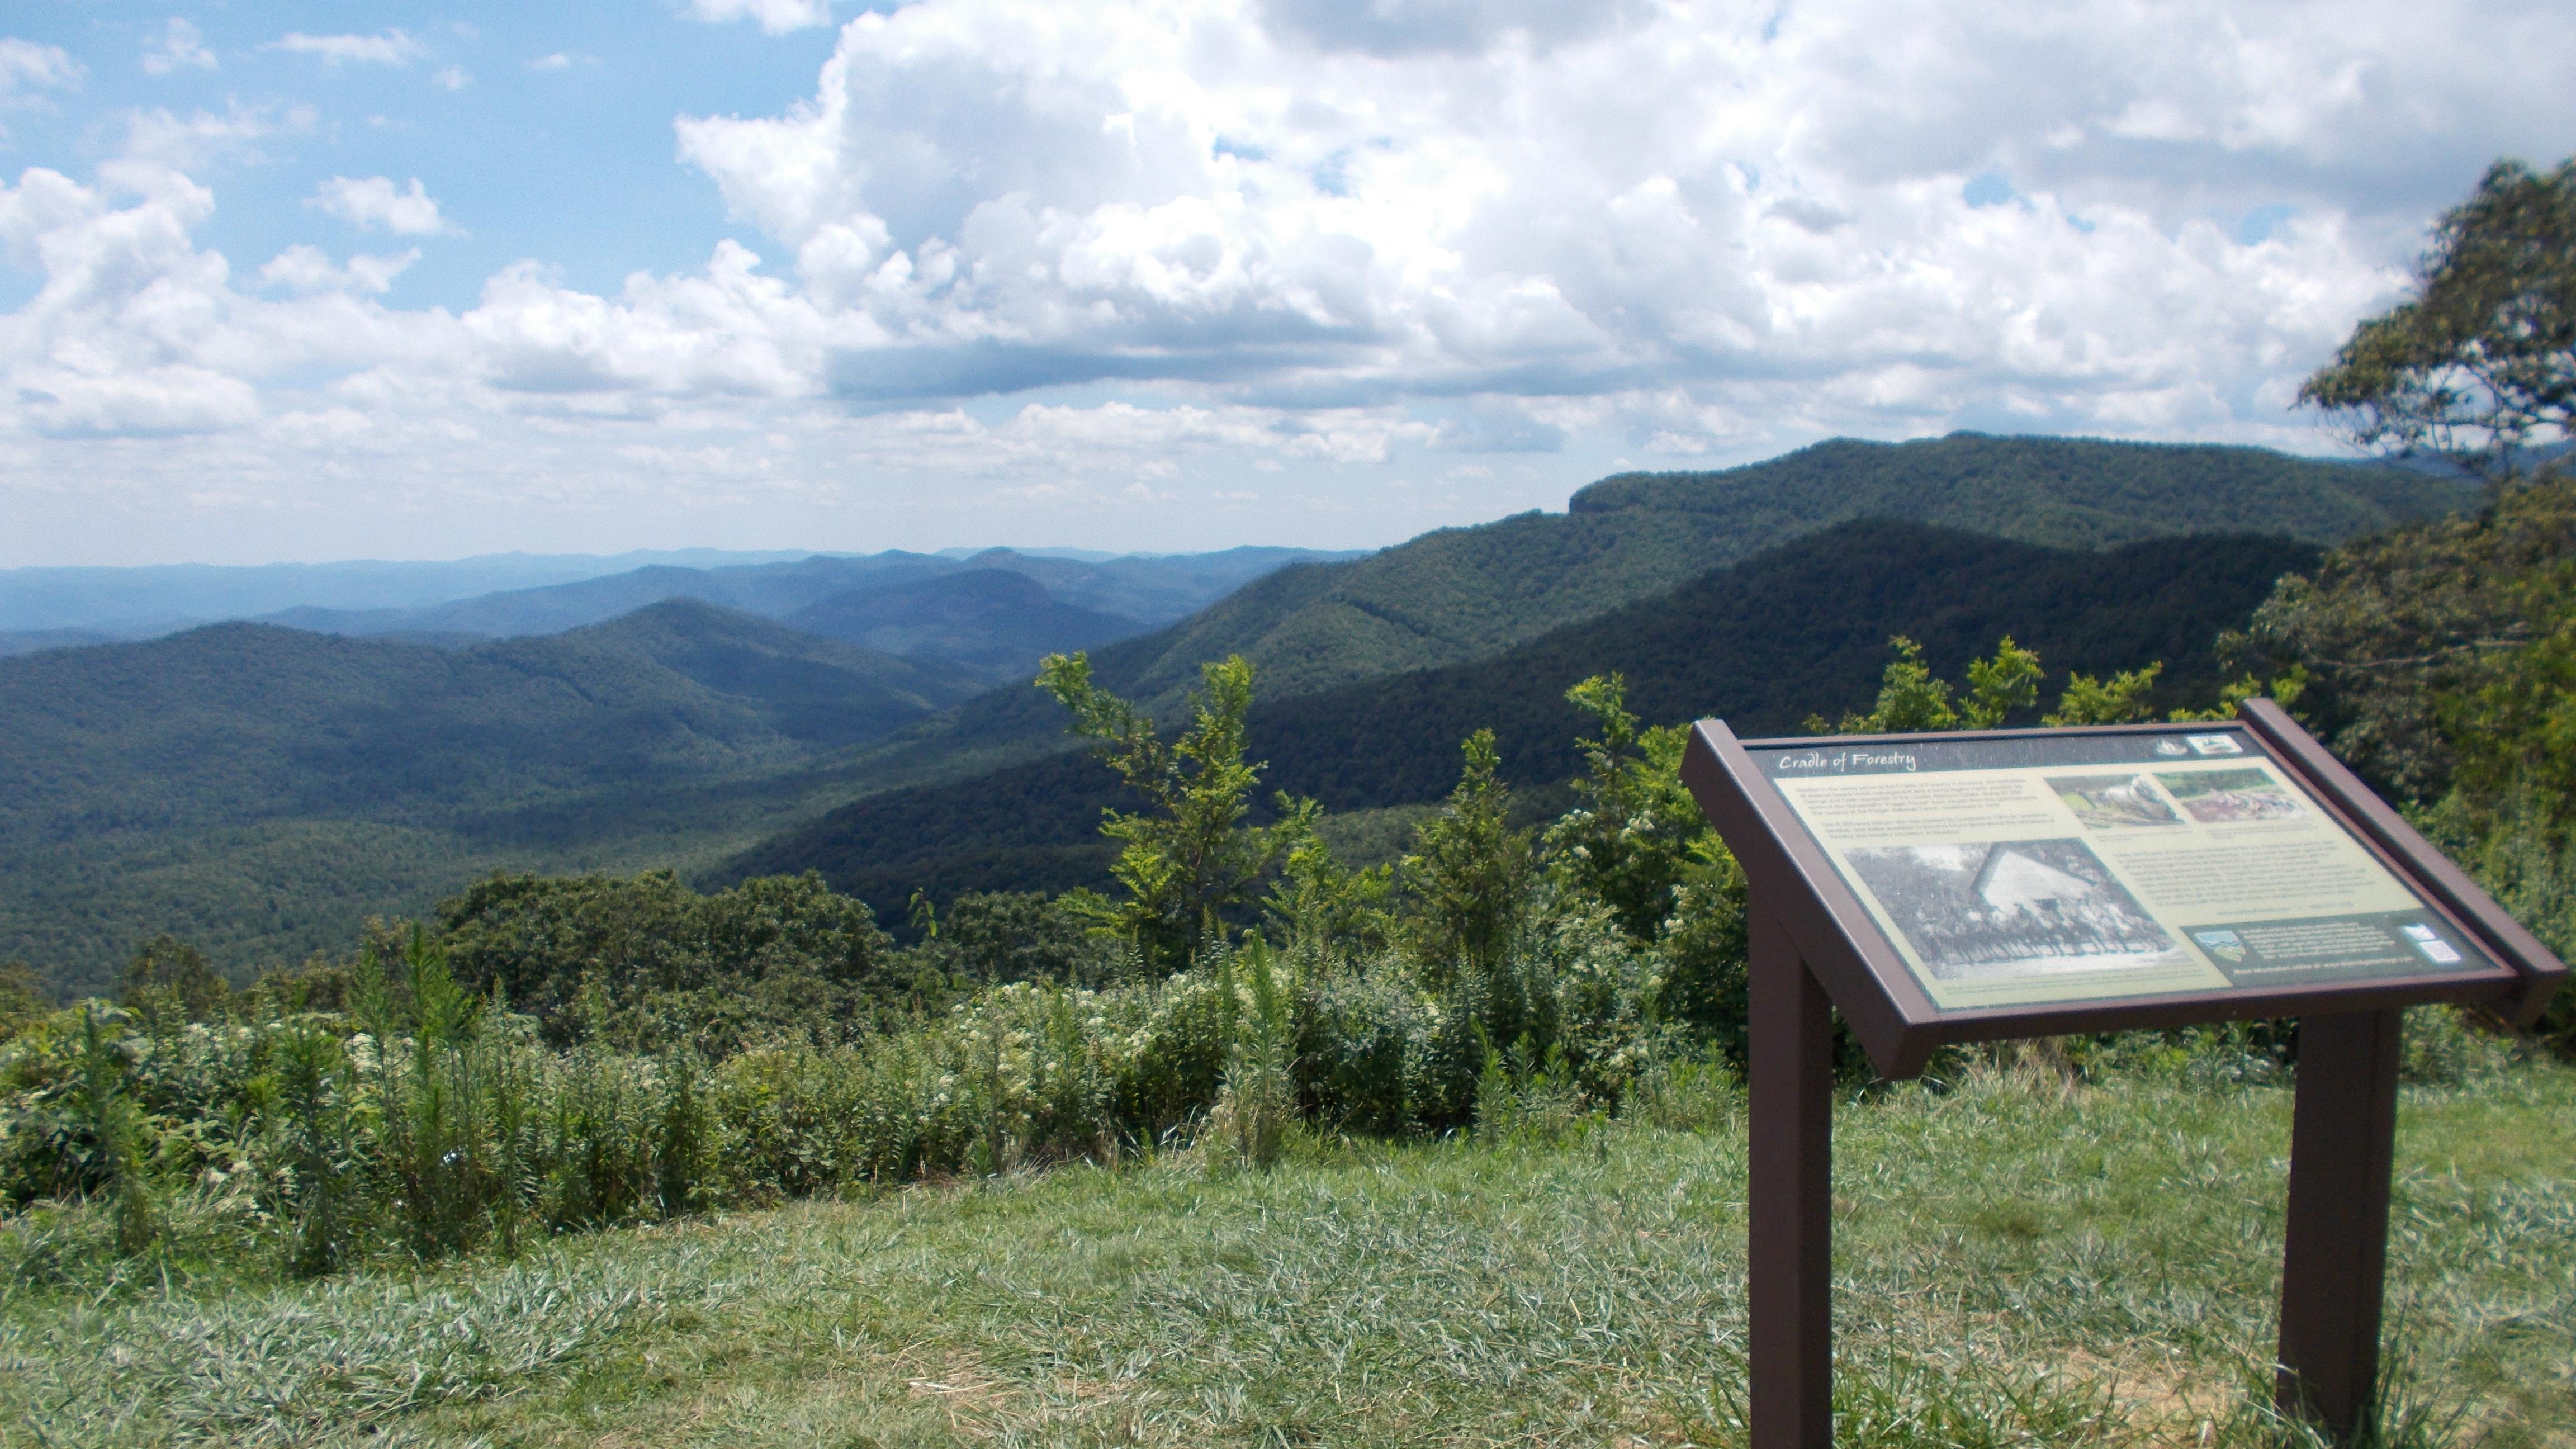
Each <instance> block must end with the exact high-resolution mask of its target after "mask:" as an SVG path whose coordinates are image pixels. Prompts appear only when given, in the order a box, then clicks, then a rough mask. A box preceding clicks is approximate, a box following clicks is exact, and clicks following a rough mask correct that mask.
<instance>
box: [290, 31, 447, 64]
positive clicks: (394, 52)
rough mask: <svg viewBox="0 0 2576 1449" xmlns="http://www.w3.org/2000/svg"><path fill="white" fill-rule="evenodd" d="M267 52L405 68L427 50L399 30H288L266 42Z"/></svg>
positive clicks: (323, 60)
mask: <svg viewBox="0 0 2576 1449" xmlns="http://www.w3.org/2000/svg"><path fill="white" fill-rule="evenodd" d="M268 48H269V49H271V50H283V51H287V52H289V53H291V54H295V55H310V56H314V57H316V58H318V59H319V60H321V62H322V63H323V64H325V65H341V64H350V65H393V66H403V65H409V64H411V63H412V62H413V61H415V60H418V59H420V58H421V57H422V56H425V55H427V54H429V48H428V47H427V46H425V45H422V44H421V43H420V42H419V41H417V40H414V39H413V38H411V37H410V36H408V35H406V34H404V33H403V32H401V31H399V30H388V31H386V32H385V33H383V34H382V35H307V34H305V33H304V32H303V31H300V30H290V31H288V32H287V33H286V34H284V35H281V36H279V37H278V38H277V39H275V40H273V41H271V42H269V45H268Z"/></svg>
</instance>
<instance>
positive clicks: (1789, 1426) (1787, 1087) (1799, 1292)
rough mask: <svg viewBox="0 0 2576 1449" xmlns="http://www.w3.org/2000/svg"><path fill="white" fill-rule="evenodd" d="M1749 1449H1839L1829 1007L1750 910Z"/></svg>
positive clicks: (1794, 957)
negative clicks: (1834, 1446)
mask: <svg viewBox="0 0 2576 1449" xmlns="http://www.w3.org/2000/svg"><path fill="white" fill-rule="evenodd" d="M1747 914H1748V915H1749V917H1750V920H1749V921H1748V922H1747V925H1748V926H1749V927H1750V928H1751V937H1752V939H1751V942H1750V947H1751V949H1750V951H1749V952H1748V953H1747V954H1748V956H1749V958H1750V959H1749V960H1748V962H1747V973H1748V975H1749V976H1750V978H1751V980H1750V981H1749V982H1748V983H1747V985H1748V987H1749V991H1748V995H1749V996H1750V998H1751V1000H1750V1001H1749V1002H1748V1006H1749V1010H1748V1012H1747V1014H1748V1016H1750V1018H1751V1021H1750V1026H1751V1028H1752V1032H1751V1038H1752V1039H1751V1042H1750V1055H1751V1058H1752V1060H1751V1062H1750V1068H1751V1069H1750V1071H1749V1072H1748V1074H1747V1075H1748V1076H1749V1077H1750V1078H1751V1080H1750V1081H1749V1082H1748V1083H1747V1084H1746V1085H1747V1089H1748V1095H1749V1097H1750V1101H1749V1102H1748V1104H1747V1105H1748V1114H1747V1115H1748V1116H1749V1117H1750V1119H1751V1123H1750V1126H1751V1136H1752V1154H1753V1160H1752V1164H1751V1167H1752V1170H1751V1174H1750V1176H1751V1179H1752V1181H1751V1185H1750V1188H1749V1190H1748V1198H1749V1201H1748V1202H1747V1204H1746V1209H1747V1211H1746V1216H1747V1218H1748V1219H1749V1222H1748V1227H1749V1229H1750V1234H1751V1238H1752V1243H1751V1263H1750V1266H1749V1273H1748V1277H1749V1279H1750V1281H1749V1283H1748V1284H1747V1291H1748V1295H1749V1297H1750V1299H1751V1303H1750V1305H1749V1306H1750V1309H1751V1316H1752V1324H1751V1334H1750V1337H1751V1340H1752V1342H1751V1349H1752V1352H1751V1354H1750V1358H1751V1368H1752V1379H1753V1382H1752V1383H1751V1385H1750V1386H1749V1387H1748V1393H1747V1397H1748V1400H1749V1402H1748V1404H1747V1411H1748V1417H1749V1418H1750V1419H1751V1423H1750V1424H1749V1425H1748V1427H1749V1429H1750V1430H1751V1439H1752V1449H1830V1446H1831V1445H1832V1443H1833V1435H1834V1420H1833V1361H1834V1325H1833V1297H1832V1288H1833V1230H1834V1223H1833V1158H1832V1152H1833V1106H1834V1061H1833V1027H1832V1016H1831V1014H1830V1011H1831V1008H1830V1006H1829V1004H1828V1002H1827V1000H1826V998H1825V990H1824V988H1823V987H1822V986H1820V985H1818V984H1817V982H1816V978H1815V975H1814V973H1812V972H1810V971H1809V970H1808V969H1807V963H1806V962H1805V961H1804V960H1802V959H1800V957H1799V955H1798V948H1797V947H1796V946H1794V945H1791V944H1790V941H1789V937H1788V933H1787V932H1785V931H1783V930H1781V929H1780V926H1779V924H1778V922H1777V921H1775V920H1774V919H1773V918H1772V916H1771V913H1770V912H1769V911H1768V910H1766V909H1765V908H1764V907H1763V906H1762V904H1761V903H1760V902H1758V901H1755V902H1750V903H1748V910H1747Z"/></svg>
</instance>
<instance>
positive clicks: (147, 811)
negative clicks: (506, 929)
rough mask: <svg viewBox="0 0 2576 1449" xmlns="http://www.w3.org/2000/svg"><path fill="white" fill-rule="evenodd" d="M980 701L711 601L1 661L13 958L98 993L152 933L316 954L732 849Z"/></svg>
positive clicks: (1, 897) (961, 687)
mask: <svg viewBox="0 0 2576 1449" xmlns="http://www.w3.org/2000/svg"><path fill="white" fill-rule="evenodd" d="M981 687H982V681H981V679H980V678H978V677H976V676H974V675H972V674H969V673H967V672H966V671H963V670H961V669H958V668H956V667H954V666H949V665H942V664H933V663H925V662H922V661H918V660H910V659H902V658H898V657H895V656H892V655H887V654H881V653H875V652H871V651H868V650H864V649H860V648H857V647H855V646H852V645H849V644H845V643H842V642H839V641H836V640H830V639H824V638H819V637H817V636H815V635H812V634H808V633H804V632H801V631H798V630H793V629H789V628H786V627H784V626H782V625H778V624H774V623H770V622H768V621H766V620H760V619H754V618H750V617H748V616H745V615H741V614H735V613H730V612H727V611H724V610H720V609H716V608H713V607H711V606H709V605H705V604H701V603H696V602H692V601H671V602H666V603H662V604H658V605H655V606H653V607H651V608H648V609H644V610H642V611H639V612H637V613H635V614H632V615H629V616H628V617H626V618H623V619H619V620H616V621H614V622H611V623H608V624H602V625H597V626H594V627H591V628H586V629H579V630H575V631H573V632H571V633H568V634H563V635H559V636H556V637H552V638H543V639H519V640H507V641H502V642H498V643H491V644H485V645H480V646H477V647H474V648H471V649H460V650H446V649H433V648H426V647H422V646H418V645H408V644H398V643H387V642H382V641H376V640H360V639H343V638H335V637H332V636H328V635H320V634H310V633H303V632H299V631H295V630H290V629H281V628H277V627H274V626H269V625H260V624H222V625H214V626H210V627H207V628H203V629H197V630H192V631H190V632H188V633H185V634H179V635H174V636H172V637H169V638H166V639H159V640H154V641H151V642H148V643H141V644H124V645H109V646H101V647H95V648H85V649H70V650H62V651H56V652H52V653H46V654H36V655H29V656H25V657H21V658H16V659H9V660H0V841H5V842H6V846H5V849H0V959H5V958H10V957H19V958H23V959H26V960H29V961H32V962H36V963H38V964H40V965H43V966H45V967H47V968H49V969H51V970H53V971H55V972H57V973H58V975H60V977H61V978H62V979H63V980H65V982H66V983H67V984H81V983H88V984H92V985H94V984H96V983H97V981H98V980H99V979H100V978H101V976H102V974H103V973H104V972H106V971H107V970H108V969H109V968H110V966H111V965H112V964H113V963H114V962H116V961H118V960H120V959H122V958H123V956H124V955H125V954H127V953H128V952H130V951H131V950H132V949H133V945H134V941H135V939H136V938H137V935H138V931H141V930H142V929H143V928H144V923H150V924H151V926H152V927H153V928H157V929H171V930H181V931H184V932H187V933H190V934H193V935H195V936H196V937H197V938H198V939H200V940H201V941H202V942H203V943H204V944H206V945H207V946H208V947H209V948H210V949H211V950H213V951H214V952H215V953H216V954H217V956H218V959H220V960H225V961H228V962H232V961H240V962H247V961H249V960H253V959H272V960H273V959H276V958H278V957H280V956H294V955H300V954H301V953H302V952H303V951H304V950H307V949H311V948H312V947H315V946H319V945H323V944H326V943H328V944H335V945H336V944H339V943H341V942H343V941H345V940H346V938H347V935H348V932H349V930H350V929H351V927H352V926H353V925H354V924H355V922H356V921H357V919H358V918H359V916H360V915H362V914H364V913H365V912H366V911H370V910H372V911H394V910H404V909H417V908H418V906H419V905H420V904H421V903H422V902H421V900H420V899H419V897H421V896H422V895H423V894H424V893H433V892H435V891H438V890H444V889H452V888H453V886H454V885H455V883H456V882H457V881H458V880H460V879H462V878H463V877H464V876H465V875H467V874H470V873H471V872H472V871H473V870H474V869H477V868H487V867H488V865H490V864H499V863H504V862H513V863H537V862H556V863H564V862H570V863H578V862H579V861H581V860H584V859H590V858H594V857H595V858H598V859H603V860H605V859H618V860H623V859H628V858H630V855H631V853H632V852H633V851H635V850H637V849H643V850H646V851H651V850H653V849H655V848H657V847H658V848H661V849H664V850H669V849H671V848H672V844H673V838H674V837H675V836H677V837H686V836H692V835H700V834H704V833H707V832H710V831H713V832H718V833H721V832H722V831H723V830H724V829H725V828H726V827H727V826H728V825H729V824H732V823H733V822H734V817H735V816H737V815H740V814H743V813H745V812H748V813H750V814H751V815H753V816H755V817H757V816H758V815H759V814H760V813H762V812H761V810H760V809H759V806H760V804H761V801H762V800H763V799H764V798H765V797H764V795H763V793H762V792H763V791H774V790H777V789H781V788H786V786H784V785H782V784H781V782H782V781H788V782H790V783H792V781H793V777H794V774H795V772H796V771H798V770H800V769H802V768H804V767H807V766H809V765H810V764H811V762H813V761H815V760H817V759H819V758H821V757H823V756H824V755H826V754H828V753H829V752H831V751H834V750H837V749H841V748H844V747H846V746H849V745H851V744H855V743H857V742H859V741H862V740H865V739H868V738H871V737H873V736H875V735H879V734H882V733H884V732H886V731H888V730H891V729H893V728H896V727H897V726H899V725H902V724H904V723H906V722H908V721H911V720H915V719H918V718H920V717H921V716H923V715H925V714H928V713H930V712H931V711H933V710H936V709H939V708H941V707H943V706H945V705H948V704H952V703H954V702H955V701H957V700H958V699H960V698H962V697H964V696H965V695H967V694H969V693H971V692H973V691H975V690H977V689H979V688H981ZM648 858H649V857H648Z"/></svg>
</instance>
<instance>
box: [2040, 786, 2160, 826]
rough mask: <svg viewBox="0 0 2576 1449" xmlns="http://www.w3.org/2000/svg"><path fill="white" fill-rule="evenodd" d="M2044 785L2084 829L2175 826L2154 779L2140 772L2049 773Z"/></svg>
mask: <svg viewBox="0 0 2576 1449" xmlns="http://www.w3.org/2000/svg"><path fill="white" fill-rule="evenodd" d="M2047 779H2048V788H2049V789H2050V790H2052V791H2054V792H2055V793H2056V795H2057V798H2058V799H2060V800H2063V801H2065V802H2066V808H2067V809H2069V810H2072V811H2074V812H2075V818H2076V819H2077V820H2079V821H2082V822H2083V824H2084V827H2085V828H2086V829H2088V830H2140V829H2150V830H2151V829H2153V828H2155V827H2156V826H2159V825H2172V826H2179V825H2181V824H2182V817H2181V816H2179V815H2176V814H2175V813H2174V809H2173V807H2172V806H2171V805H2168V804H2166V803H2165V797H2164V796H2163V795H2161V794H2159V793H2157V791H2156V783H2155V781H2153V780H2150V779H2148V778H2147V777H2146V776H2144V775H2051V776H2048V777H2047Z"/></svg>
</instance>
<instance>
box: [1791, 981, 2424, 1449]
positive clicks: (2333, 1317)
mask: <svg viewBox="0 0 2576 1449" xmlns="http://www.w3.org/2000/svg"><path fill="white" fill-rule="evenodd" d="M2401 1020H2402V1013H2400V1012H2396V1011H2353V1012H2340V1013H2337V1014H2335V1015H2331V1016H2307V1017H2301V1018H2300V1019H2299V1078H2298V1092H2297V1097H2296V1101H2295V1105H2294V1106H2293V1107H2292V1109H2291V1111H2292V1117H2291V1125H2290V1206H2289V1214H2288V1223H2287V1229H2288V1231H2287V1235H2286V1239H2285V1241H2284V1243H2283V1246H2282V1253H2281V1365H2280V1380H2279V1385H2278V1388H2277V1391H2276V1394H2277V1401H2278V1403H2279V1405H2280V1407H2281V1410H2282V1412H2284V1413H2288V1414H2295V1415H2298V1416H2300V1417H2303V1418H2306V1419H2309V1420H2311V1421H2313V1422H2315V1423H2316V1424H2318V1425H2319V1426H2321V1427H2323V1428H2324V1429H2326V1430H2327V1431H2328V1432H2329V1433H2331V1434H2333V1435H2334V1436H2335V1437H2336V1438H2337V1439H2339V1440H2349V1439H2351V1438H2352V1437H2353V1435H2354V1433H2355V1431H2357V1430H2358V1429H2359V1428H2360V1427H2361V1425H2362V1421H2363V1419H2364V1417H2365V1416H2366V1415H2367V1414H2368V1413H2369V1409H2370V1401H2371V1394H2372V1391H2373V1389H2374V1388H2375V1386H2376V1383H2377V1380H2378V1376H2379V1308H2380V1294H2381V1288H2382V1284H2383V1280H2384V1279H2385V1277H2386V1275H2387V1268H2388V1183H2389V1170H2390V1166H2391V1161H2392V1159H2393V1158H2394V1156H2395V1154H2396V1149H2397V1067H2398V1061H2399V1058H2400V1055H2401V1053H2400V1043H2401V1032H2400V1022H2401ZM1757 1130H1758V1127H1757Z"/></svg>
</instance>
